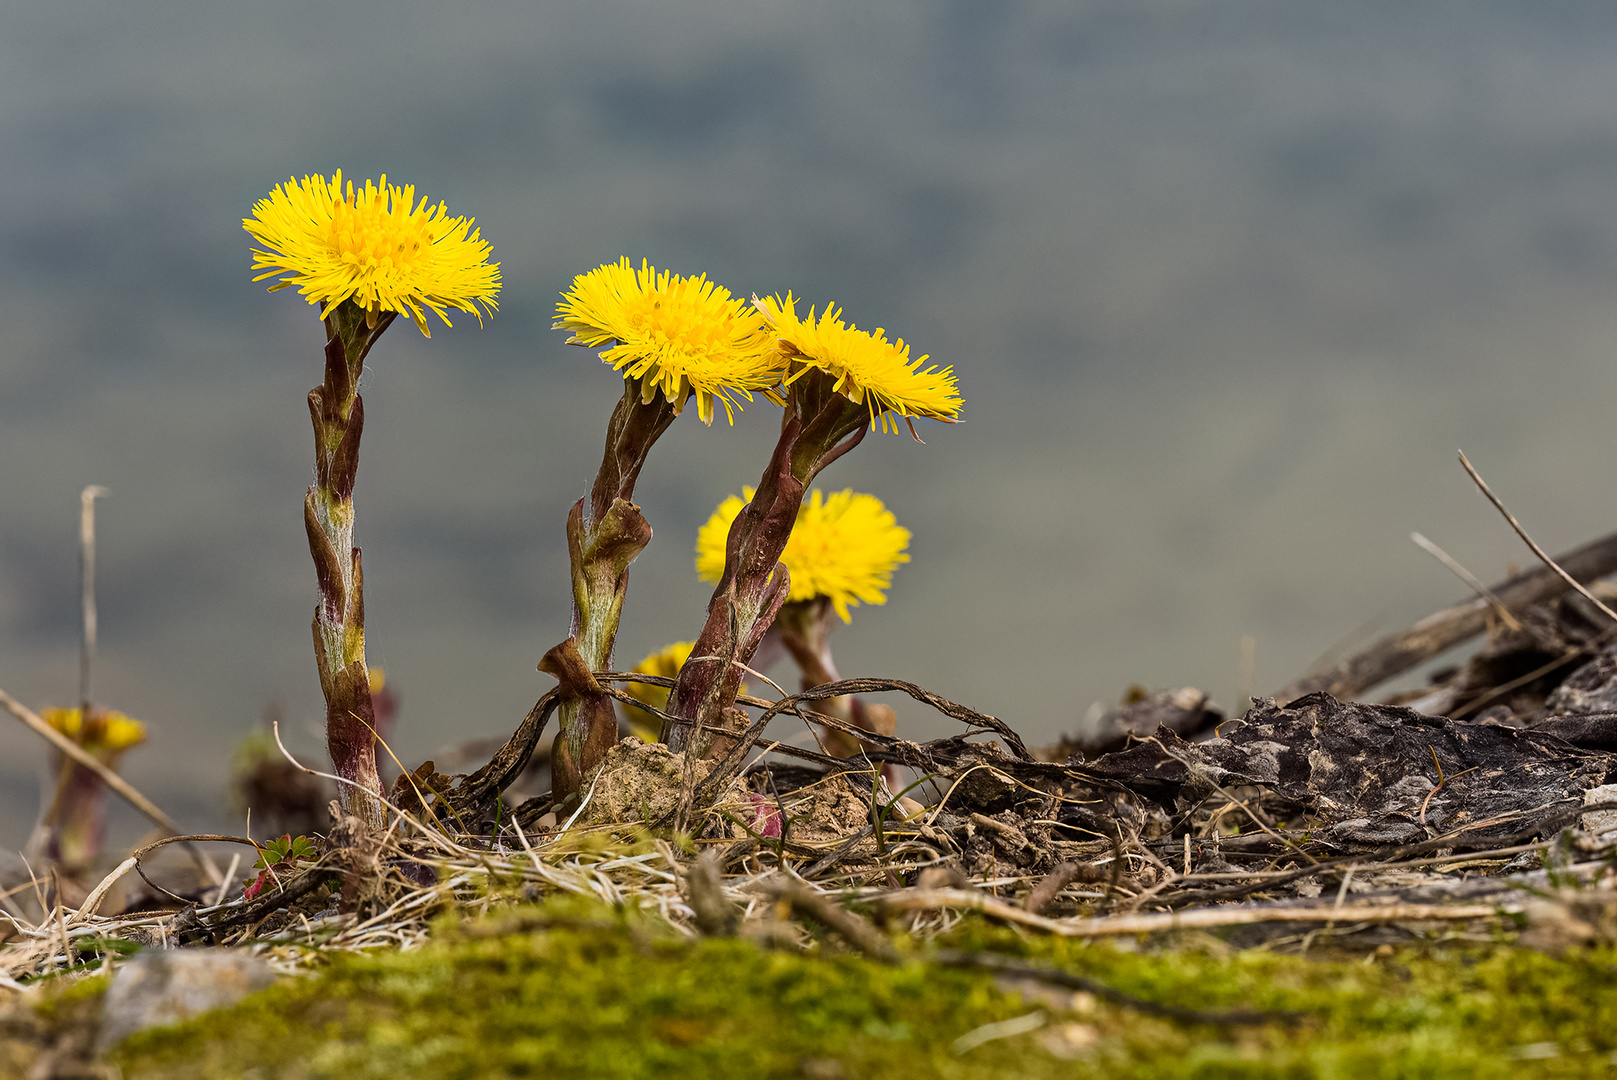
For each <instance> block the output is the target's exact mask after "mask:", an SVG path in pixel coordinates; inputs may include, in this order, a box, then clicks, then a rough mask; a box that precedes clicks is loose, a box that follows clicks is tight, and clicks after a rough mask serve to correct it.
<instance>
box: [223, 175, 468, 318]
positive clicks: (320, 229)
mask: <svg viewBox="0 0 1617 1080" xmlns="http://www.w3.org/2000/svg"><path fill="white" fill-rule="evenodd" d="M242 227H243V228H244V229H246V230H247V231H248V233H250V234H251V235H252V237H253V239H254V240H257V241H258V242H259V243H260V244H262V245H264V247H265V248H266V249H267V250H263V251H260V250H258V249H257V248H255V249H253V269H254V270H263V271H265V272H264V273H262V274H259V275H258V276H257V277H255V278H254V279H253V280H254V281H263V280H264V279H265V278H273V277H276V276H277V275H280V276H281V280H279V281H276V282H275V283H274V284H273V285H271V286H270V291H271V292H274V291H275V290H277V289H285V288H288V287H290V286H294V285H295V286H297V289H298V292H299V293H301V294H302V295H303V296H306V297H308V300H309V303H311V304H318V305H319V306H320V317H321V318H322V319H325V318H327V317H329V316H330V315H331V313H332V312H333V311H334V310H336V308H337V307H338V306H339V305H340V304H342V302H343V301H344V300H352V301H353V302H354V303H355V304H357V305H359V306H360V307H361V308H364V309H365V311H366V313H367V315H368V316H369V317H370V319H371V322H372V325H374V322H375V318H376V316H377V315H379V314H380V313H381V312H384V311H396V312H399V313H401V314H403V315H405V316H406V317H407V318H411V319H414V320H415V323H416V325H417V326H419V327H420V328H421V332H422V333H423V334H425V335H427V336H428V337H431V336H432V331H431V329H430V328H429V327H428V326H427V320H426V317H425V310H424V309H430V310H432V311H434V312H436V313H437V315H438V317H439V318H440V319H443V321H444V324H445V325H446V326H447V325H449V317H448V315H447V314H446V312H447V311H448V309H450V308H454V309H456V310H458V311H465V312H469V313H471V314H473V315H476V316H477V318H478V321H479V322H481V321H482V319H483V315H484V313H485V312H489V313H492V312H493V311H494V310H495V309H496V308H497V307H498V304H497V303H496V302H495V297H496V296H498V295H499V291H500V264H499V263H493V262H489V261H488V259H489V254H490V247H489V243H488V241H487V240H484V239H482V238H481V237H479V235H478V231H477V229H476V228H475V227H474V225H473V222H472V219H471V218H464V217H450V216H449V212H448V210H447V209H446V208H445V206H444V204H443V203H441V202H440V203H439V204H438V205H437V206H431V207H429V206H428V205H427V200H426V199H425V198H422V200H421V201H420V202H419V203H417V202H416V201H415V187H414V186H413V185H406V186H404V187H402V188H401V187H399V186H398V185H396V184H389V183H388V182H387V175H386V174H385V173H384V174H383V175H382V178H381V180H379V181H377V182H375V183H372V182H371V181H369V180H367V181H365V186H364V187H362V188H357V189H356V188H355V187H354V183H353V181H352V180H350V181H348V183H347V185H346V186H345V185H344V184H343V178H342V170H340V169H339V170H338V171H337V172H336V173H334V174H332V177H331V179H330V180H327V179H326V178H325V177H324V176H305V177H304V178H303V180H302V182H301V183H300V182H299V181H297V180H295V179H289V180H287V182H286V183H284V184H279V185H277V186H276V187H275V189H274V190H273V191H271V192H270V193H269V197H268V198H265V199H260V200H259V201H258V202H256V203H254V204H253V216H252V217H250V218H243V219H242ZM478 305H482V307H481V308H479V306H478Z"/></svg>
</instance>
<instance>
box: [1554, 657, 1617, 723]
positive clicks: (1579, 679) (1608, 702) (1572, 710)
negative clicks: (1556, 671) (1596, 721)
mask: <svg viewBox="0 0 1617 1080" xmlns="http://www.w3.org/2000/svg"><path fill="white" fill-rule="evenodd" d="M1544 708H1545V710H1546V711H1547V712H1549V713H1551V714H1553V715H1558V716H1581V715H1585V714H1588V713H1606V712H1617V648H1608V649H1607V650H1606V651H1605V652H1603V653H1601V654H1600V655H1599V656H1598V657H1596V658H1595V659H1593V660H1591V661H1589V662H1588V663H1587V664H1585V665H1583V666H1582V667H1580V668H1579V669H1578V670H1576V671H1574V672H1573V673H1572V674H1571V675H1569V676H1567V680H1566V682H1564V683H1562V684H1561V685H1560V686H1558V687H1556V688H1555V691H1554V692H1553V693H1551V694H1550V696H1549V698H1548V699H1546V700H1545V702H1544Z"/></svg>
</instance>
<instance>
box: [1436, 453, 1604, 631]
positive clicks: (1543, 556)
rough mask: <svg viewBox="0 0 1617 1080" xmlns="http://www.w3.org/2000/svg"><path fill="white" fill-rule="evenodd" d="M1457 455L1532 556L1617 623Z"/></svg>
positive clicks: (1473, 468)
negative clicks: (1530, 534)
mask: <svg viewBox="0 0 1617 1080" xmlns="http://www.w3.org/2000/svg"><path fill="white" fill-rule="evenodd" d="M1459 453H1460V464H1461V465H1463V466H1465V471H1466V472H1467V473H1469V474H1471V479H1472V480H1475V481H1476V484H1477V487H1479V488H1481V489H1482V493H1483V494H1484V495H1486V496H1487V497H1488V501H1489V502H1491V503H1493V505H1494V509H1495V510H1498V511H1499V512H1500V513H1501V514H1503V515H1504V518H1505V520H1506V521H1508V522H1509V523H1510V527H1511V528H1512V529H1515V530H1516V535H1517V536H1519V537H1521V538H1522V542H1523V543H1524V544H1526V545H1527V546H1528V547H1530V548H1532V549H1533V554H1534V555H1537V556H1538V557H1539V561H1541V562H1542V563H1543V564H1544V565H1545V566H1547V567H1549V568H1550V569H1551V570H1553V571H1555V573H1556V574H1558V575H1560V577H1561V579H1562V580H1563V581H1565V582H1566V583H1567V584H1568V585H1570V586H1572V588H1574V589H1576V590H1577V591H1578V592H1579V593H1580V594H1581V595H1582V596H1583V598H1584V599H1585V600H1588V601H1589V602H1590V603H1591V604H1593V605H1594V606H1595V607H1597V608H1599V609H1600V610H1601V612H1603V613H1604V614H1605V615H1606V617H1607V618H1609V619H1611V620H1612V621H1613V622H1617V611H1613V610H1611V608H1609V607H1607V606H1606V605H1605V604H1604V603H1603V602H1602V601H1601V600H1600V598H1599V597H1597V596H1596V595H1595V594H1594V593H1592V592H1590V591H1589V590H1588V589H1586V588H1584V587H1583V585H1582V584H1581V583H1580V582H1579V581H1578V579H1577V578H1575V577H1573V576H1572V575H1571V574H1569V573H1567V572H1566V571H1565V570H1563V569H1561V567H1560V564H1558V563H1557V562H1556V561H1555V560H1554V559H1552V558H1550V556H1549V554H1548V553H1547V552H1546V551H1545V550H1544V549H1543V548H1541V547H1539V546H1538V543H1537V542H1536V541H1535V540H1534V539H1533V538H1532V537H1531V536H1528V535H1527V530H1526V529H1524V528H1522V523H1521V522H1519V521H1517V520H1516V515H1515V514H1512V513H1511V512H1510V511H1509V510H1506V509H1505V504H1504V503H1502V502H1500V501H1499V496H1497V495H1495V494H1494V493H1493V489H1492V488H1490V487H1489V486H1488V482H1487V481H1486V480H1484V479H1483V478H1482V476H1481V475H1480V474H1479V473H1478V472H1477V470H1476V468H1475V467H1474V466H1473V465H1472V464H1471V461H1470V459H1468V458H1467V457H1466V456H1465V451H1464V450H1461V451H1460V452H1459Z"/></svg>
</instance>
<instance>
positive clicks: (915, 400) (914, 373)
mask: <svg viewBox="0 0 1617 1080" xmlns="http://www.w3.org/2000/svg"><path fill="white" fill-rule="evenodd" d="M753 303H754V304H755V305H756V306H757V307H758V310H760V311H762V312H763V313H764V318H766V319H768V320H769V323H770V325H771V327H773V336H774V338H775V347H776V348H777V349H778V350H779V351H780V353H781V355H782V356H783V357H785V358H786V359H787V360H790V361H797V362H798V363H800V364H802V365H804V366H803V367H800V368H799V369H798V371H797V372H796V374H794V375H793V376H792V377H791V379H788V380H787V381H788V382H791V381H792V379H796V378H798V377H799V376H800V375H802V373H803V372H804V371H806V370H808V369H809V368H811V367H813V368H819V369H820V370H822V371H825V372H827V373H829V374H830V375H832V376H834V377H835V378H836V386H835V389H836V391H837V393H839V394H841V395H843V396H844V397H846V398H847V399H848V400H850V401H852V402H855V403H856V404H862V405H866V406H868V407H869V409H870V426H871V428H872V429H874V428H875V427H876V422H877V418H878V417H879V418H880V420H881V428H882V430H883V431H886V430H888V423H889V418H888V413H890V412H892V413H897V414H898V415H899V416H903V417H906V418H908V417H913V416H929V417H931V418H932V419H934V420H942V421H944V422H945V423H950V424H952V423H954V422H955V421H956V420H958V419H960V390H959V388H958V387H957V386H956V385H955V377H954V368H937V367H922V366H921V365H922V364H924V363H925V362H926V360H927V358H926V357H925V356H921V357H918V358H916V359H914V360H912V359H910V347H909V346H908V345H907V344H905V342H904V339H903V338H899V339H897V340H896V341H888V340H887V332H886V331H885V330H883V329H882V328H881V327H879V326H878V327H877V328H876V331H875V332H874V333H866V332H865V331H863V330H860V329H859V328H858V327H855V326H849V325H847V324H846V323H844V322H843V321H842V312H841V311H840V310H838V308H837V307H836V305H834V304H827V305H826V308H825V313H824V314H823V315H821V316H820V317H819V318H818V319H816V318H815V316H814V309H813V308H812V307H811V308H809V313H808V318H807V319H799V318H798V317H797V301H796V300H794V299H793V298H792V294H791V293H787V294H786V299H785V300H781V299H780V297H778V296H769V297H765V298H764V299H762V300H759V299H757V298H754V299H753ZM892 430H894V431H897V430H898V421H897V420H896V419H895V420H892Z"/></svg>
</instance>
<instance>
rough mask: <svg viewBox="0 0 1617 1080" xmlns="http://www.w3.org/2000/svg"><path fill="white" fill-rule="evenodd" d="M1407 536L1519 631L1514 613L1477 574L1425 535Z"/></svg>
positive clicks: (1500, 618)
mask: <svg viewBox="0 0 1617 1080" xmlns="http://www.w3.org/2000/svg"><path fill="white" fill-rule="evenodd" d="M1409 538H1410V539H1411V540H1413V541H1415V543H1416V544H1417V545H1418V546H1419V547H1420V549H1421V550H1422V551H1424V552H1426V554H1428V555H1430V556H1431V557H1432V558H1434V559H1436V560H1437V561H1438V562H1440V563H1442V564H1443V565H1444V566H1446V567H1448V569H1449V570H1450V572H1452V573H1453V574H1454V576H1455V577H1457V578H1459V579H1460V580H1461V581H1463V582H1465V583H1466V584H1467V585H1469V586H1471V591H1472V592H1474V593H1476V594H1477V595H1478V596H1480V597H1482V598H1483V599H1484V600H1486V601H1488V603H1489V604H1491V605H1492V606H1493V609H1494V612H1495V613H1496V614H1498V616H1499V620H1500V621H1501V622H1503V623H1504V624H1505V625H1506V626H1507V627H1509V628H1510V629H1511V630H1513V631H1516V632H1518V633H1519V632H1520V631H1521V628H1522V624H1521V623H1520V622H1518V621H1517V619H1516V616H1515V615H1513V614H1511V611H1510V609H1509V608H1508V607H1506V606H1505V602H1504V601H1503V600H1501V599H1499V597H1497V596H1495V595H1494V594H1493V590H1492V589H1490V588H1488V586H1486V585H1484V584H1483V583H1482V579H1481V578H1479V577H1477V575H1475V574H1473V573H1472V572H1471V571H1469V570H1467V569H1466V568H1465V567H1464V566H1463V565H1461V563H1460V560H1458V559H1456V558H1455V557H1454V556H1452V555H1450V554H1449V553H1448V552H1446V551H1444V550H1443V549H1442V548H1440V547H1438V546H1437V545H1436V544H1434V543H1432V542H1431V541H1430V540H1428V539H1427V538H1426V537H1425V535H1423V534H1421V533H1418V532H1412V533H1410V534H1409Z"/></svg>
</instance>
